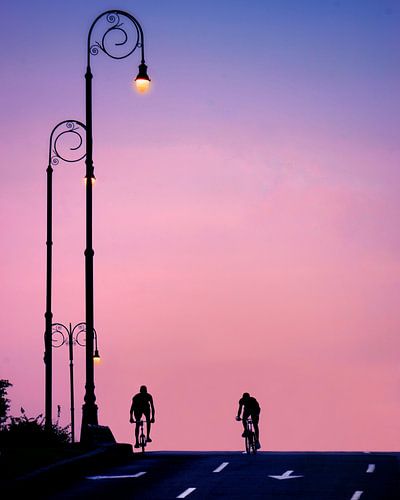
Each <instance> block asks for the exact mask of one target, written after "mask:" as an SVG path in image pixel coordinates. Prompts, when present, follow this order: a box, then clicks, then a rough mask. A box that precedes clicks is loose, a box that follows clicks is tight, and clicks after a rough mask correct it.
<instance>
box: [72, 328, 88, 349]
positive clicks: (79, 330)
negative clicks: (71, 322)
mask: <svg viewBox="0 0 400 500" xmlns="http://www.w3.org/2000/svg"><path fill="white" fill-rule="evenodd" d="M75 330H77V331H76V333H75ZM73 333H75V337H74V341H75V342H76V343H77V344H78V345H80V346H82V347H84V346H85V345H86V323H79V324H78V325H76V326H75V328H74V330H73ZM83 333H84V335H83V336H82V334H83Z"/></svg>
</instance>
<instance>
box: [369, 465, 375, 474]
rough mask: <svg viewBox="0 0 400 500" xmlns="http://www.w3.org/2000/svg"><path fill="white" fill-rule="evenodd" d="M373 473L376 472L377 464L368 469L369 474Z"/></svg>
mask: <svg viewBox="0 0 400 500" xmlns="http://www.w3.org/2000/svg"><path fill="white" fill-rule="evenodd" d="M373 472H375V464H369V465H368V469H367V473H368V474H372V473H373Z"/></svg>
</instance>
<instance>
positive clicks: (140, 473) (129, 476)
mask: <svg viewBox="0 0 400 500" xmlns="http://www.w3.org/2000/svg"><path fill="white" fill-rule="evenodd" d="M145 474H146V473H145V472H138V473H137V474H126V475H124V476H89V477H87V478H86V479H94V480H98V479H127V478H132V477H140V476H144V475H145Z"/></svg>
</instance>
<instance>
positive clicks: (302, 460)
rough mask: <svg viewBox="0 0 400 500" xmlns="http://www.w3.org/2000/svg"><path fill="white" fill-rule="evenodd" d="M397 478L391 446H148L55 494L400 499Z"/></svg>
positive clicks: (152, 497) (155, 499)
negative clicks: (365, 449)
mask: <svg viewBox="0 0 400 500" xmlns="http://www.w3.org/2000/svg"><path fill="white" fill-rule="evenodd" d="M399 479H400V477H399V461H398V458H397V456H396V454H389V453H300V452H299V453H283V452H282V453H278V452H275V453H274V452H271V453H269V452H264V453H263V452H261V453H258V454H257V455H255V456H254V455H246V454H243V453H241V452H225V453H224V452H192V453H190V452H175V453H174V452H153V453H152V452H150V453H146V454H145V455H141V454H135V455H134V456H133V458H132V459H131V460H129V461H127V463H126V464H124V465H122V466H118V467H113V468H109V469H107V470H91V471H90V472H89V474H88V475H87V476H85V477H84V478H82V479H80V480H78V481H76V482H75V483H73V484H71V485H70V486H69V487H68V488H67V489H66V490H64V491H62V492H58V493H53V494H52V496H51V498H53V499H58V500H62V499H66V498H82V499H83V498H85V499H96V500H97V499H99V498H102V499H103V498H107V499H111V500H119V499H138V500H141V499H148V500H158V499H160V500H161V499H163V500H166V499H173V498H186V499H188V500H197V499H206V498H226V499H230V500H233V499H246V500H250V499H261V498H262V499H279V500H283V499H296V500H302V499H304V500H359V499H361V500H399V499H400V486H399V485H400V481H399Z"/></svg>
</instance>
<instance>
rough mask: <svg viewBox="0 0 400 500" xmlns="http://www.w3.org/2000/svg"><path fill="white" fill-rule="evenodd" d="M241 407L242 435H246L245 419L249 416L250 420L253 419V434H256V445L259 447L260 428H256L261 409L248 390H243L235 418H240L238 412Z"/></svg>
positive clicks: (239, 412)
mask: <svg viewBox="0 0 400 500" xmlns="http://www.w3.org/2000/svg"><path fill="white" fill-rule="evenodd" d="M242 408H243V416H242V422H243V428H244V431H243V434H242V437H245V436H246V420H247V419H248V418H249V417H251V420H252V421H253V425H254V434H255V436H256V447H257V448H261V445H260V430H259V428H258V422H259V420H260V411H261V408H260V405H259V404H258V401H257V399H256V398H253V397H251V396H250V394H249V393H248V392H244V393H243V396H242V397H241V398H240V400H239V409H238V412H237V416H236V420H240V414H241V413H242Z"/></svg>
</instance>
